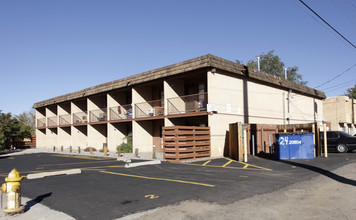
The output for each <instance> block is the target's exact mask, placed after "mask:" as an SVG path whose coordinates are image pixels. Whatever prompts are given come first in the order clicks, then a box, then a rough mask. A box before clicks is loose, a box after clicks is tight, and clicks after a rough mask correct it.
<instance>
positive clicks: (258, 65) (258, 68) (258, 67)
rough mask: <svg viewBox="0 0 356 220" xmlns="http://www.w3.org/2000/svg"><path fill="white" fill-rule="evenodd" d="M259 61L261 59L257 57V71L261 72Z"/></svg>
mask: <svg viewBox="0 0 356 220" xmlns="http://www.w3.org/2000/svg"><path fill="white" fill-rule="evenodd" d="M260 59H261V58H260V57H259V56H258V57H257V70H258V71H260V70H261V68H260Z"/></svg>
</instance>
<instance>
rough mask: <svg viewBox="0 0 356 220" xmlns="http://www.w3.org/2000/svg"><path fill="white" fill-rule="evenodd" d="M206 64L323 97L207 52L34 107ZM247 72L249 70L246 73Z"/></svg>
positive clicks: (298, 85) (121, 86)
mask: <svg viewBox="0 0 356 220" xmlns="http://www.w3.org/2000/svg"><path fill="white" fill-rule="evenodd" d="M209 67H210V68H216V69H219V70H223V71H226V72H230V73H234V74H237V75H241V76H243V77H248V78H250V79H251V80H253V81H259V82H262V83H267V84H270V85H272V86H273V85H274V86H277V87H280V88H283V89H285V90H292V91H293V92H296V93H300V94H303V95H307V96H312V97H315V98H317V99H325V98H326V96H325V94H324V92H322V91H319V90H316V89H313V88H310V87H307V86H304V85H301V84H299V83H295V82H291V81H288V80H285V79H282V78H280V77H277V76H273V75H271V74H268V73H264V72H261V71H256V70H251V69H248V70H247V71H246V69H245V67H244V66H243V65H241V64H238V63H235V62H232V61H229V60H226V59H223V58H220V57H217V56H214V55H211V54H207V55H204V56H201V57H197V58H193V59H190V60H186V61H183V62H179V63H176V64H173V65H169V66H165V67H161V68H158V69H154V70H150V71H147V72H143V73H139V74H136V75H132V76H129V77H126V78H123V79H119V80H114V81H111V82H107V83H103V84H100V85H97V86H93V87H89V88H86V89H83V90H79V91H76V92H72V93H69V94H65V95H61V96H57V97H54V98H51V99H47V100H44V101H41V102H37V103H35V104H34V105H33V108H40V107H45V106H48V105H53V104H58V103H62V102H67V101H71V100H75V99H79V98H83V97H88V96H91V95H95V94H99V93H104V92H108V91H111V90H114V89H120V88H124V87H128V86H133V85H137V84H141V83H145V82H149V81H153V80H157V79H161V78H165V77H169V76H173V75H177V74H181V73H185V72H188V71H193V70H198V69H202V68H209ZM246 72H247V73H248V74H246Z"/></svg>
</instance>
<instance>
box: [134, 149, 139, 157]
mask: <svg viewBox="0 0 356 220" xmlns="http://www.w3.org/2000/svg"><path fill="white" fill-rule="evenodd" d="M135 157H138V148H135Z"/></svg>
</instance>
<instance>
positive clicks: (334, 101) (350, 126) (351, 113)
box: [323, 96, 356, 135]
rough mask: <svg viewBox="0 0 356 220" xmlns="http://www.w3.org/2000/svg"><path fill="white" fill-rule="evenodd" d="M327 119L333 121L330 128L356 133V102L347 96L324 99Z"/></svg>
mask: <svg viewBox="0 0 356 220" xmlns="http://www.w3.org/2000/svg"><path fill="white" fill-rule="evenodd" d="M323 104H324V117H325V121H328V122H330V123H331V127H330V128H329V130H333V131H343V132H346V133H348V134H351V135H354V134H355V133H356V129H355V126H356V119H355V108H356V102H355V100H354V99H350V98H349V97H347V96H336V97H328V98H326V99H325V100H324V103H323Z"/></svg>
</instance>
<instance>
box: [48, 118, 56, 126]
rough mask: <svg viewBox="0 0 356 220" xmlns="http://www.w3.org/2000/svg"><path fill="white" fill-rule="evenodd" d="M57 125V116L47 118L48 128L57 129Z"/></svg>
mask: <svg viewBox="0 0 356 220" xmlns="http://www.w3.org/2000/svg"><path fill="white" fill-rule="evenodd" d="M57 125H58V124H57V116H52V117H48V118H47V126H48V127H56V126H57Z"/></svg>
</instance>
